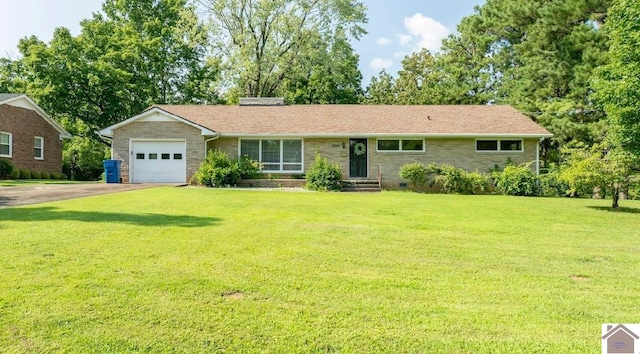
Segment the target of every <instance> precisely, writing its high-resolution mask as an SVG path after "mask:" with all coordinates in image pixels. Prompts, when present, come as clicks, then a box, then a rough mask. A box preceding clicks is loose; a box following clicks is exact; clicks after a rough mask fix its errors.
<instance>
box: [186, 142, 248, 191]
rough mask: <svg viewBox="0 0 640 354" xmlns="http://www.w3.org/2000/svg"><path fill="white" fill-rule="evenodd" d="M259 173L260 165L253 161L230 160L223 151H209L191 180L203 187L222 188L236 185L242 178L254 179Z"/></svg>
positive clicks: (243, 158) (244, 159)
mask: <svg viewBox="0 0 640 354" xmlns="http://www.w3.org/2000/svg"><path fill="white" fill-rule="evenodd" d="M259 173H260V163H259V162H257V161H255V160H251V159H249V158H248V157H242V158H240V159H238V160H232V159H231V158H229V155H227V154H226V153H225V152H224V151H220V150H211V151H209V153H208V154H207V158H206V160H205V161H204V162H203V163H202V164H201V165H200V167H199V168H198V171H196V173H195V174H194V175H193V179H194V180H195V182H196V183H198V184H200V185H203V186H208V187H224V186H233V185H236V184H238V182H240V180H241V179H243V178H255V177H256V176H258V174H259Z"/></svg>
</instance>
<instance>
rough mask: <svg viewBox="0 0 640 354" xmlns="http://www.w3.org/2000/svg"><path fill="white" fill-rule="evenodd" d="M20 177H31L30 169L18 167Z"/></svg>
mask: <svg viewBox="0 0 640 354" xmlns="http://www.w3.org/2000/svg"><path fill="white" fill-rule="evenodd" d="M20 178H21V179H31V171H29V170H27V169H26V168H21V169H20Z"/></svg>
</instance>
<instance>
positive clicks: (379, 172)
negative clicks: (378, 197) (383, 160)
mask: <svg viewBox="0 0 640 354" xmlns="http://www.w3.org/2000/svg"><path fill="white" fill-rule="evenodd" d="M378 188H380V190H382V166H380V164H378Z"/></svg>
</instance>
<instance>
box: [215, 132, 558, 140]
mask: <svg viewBox="0 0 640 354" xmlns="http://www.w3.org/2000/svg"><path fill="white" fill-rule="evenodd" d="M218 134H219V135H220V136H221V137H227V138H244V137H257V138H258V137H309V138H393V137H398V138H402V137H413V138H421V137H424V138H440V139H445V138H532V139H533V138H550V137H552V136H553V134H551V133H547V134H532V133H526V134H517V133H515V134H514V133H510V134H501V133H238V132H233V133H222V132H220V133H218Z"/></svg>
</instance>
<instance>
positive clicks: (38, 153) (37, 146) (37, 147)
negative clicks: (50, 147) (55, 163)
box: [33, 136, 44, 160]
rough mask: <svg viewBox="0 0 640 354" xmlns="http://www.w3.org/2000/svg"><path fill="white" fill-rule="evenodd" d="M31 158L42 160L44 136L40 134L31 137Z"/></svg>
mask: <svg viewBox="0 0 640 354" xmlns="http://www.w3.org/2000/svg"><path fill="white" fill-rule="evenodd" d="M33 158H34V159H36V160H44V138H43V137H41V136H36V137H35V138H34V139H33Z"/></svg>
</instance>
